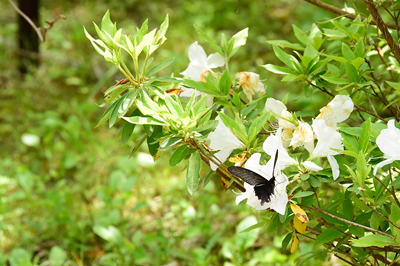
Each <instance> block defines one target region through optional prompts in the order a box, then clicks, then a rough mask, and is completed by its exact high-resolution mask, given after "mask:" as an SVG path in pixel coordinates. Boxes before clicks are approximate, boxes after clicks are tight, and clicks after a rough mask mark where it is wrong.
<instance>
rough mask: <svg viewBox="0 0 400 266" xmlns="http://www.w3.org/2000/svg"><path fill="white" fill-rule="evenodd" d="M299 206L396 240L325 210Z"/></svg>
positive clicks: (393, 237)
mask: <svg viewBox="0 0 400 266" xmlns="http://www.w3.org/2000/svg"><path fill="white" fill-rule="evenodd" d="M299 206H300V207H303V208H305V209H309V210H312V211H317V212H320V213H323V214H325V215H328V216H329V217H332V218H334V219H336V220H338V221H341V222H344V223H347V224H351V225H354V226H357V227H361V228H364V229H366V230H368V231H371V232H374V233H377V234H380V235H384V236H387V237H390V238H392V239H396V237H395V236H392V235H389V234H386V233H384V232H382V231H379V230H376V229H373V228H370V227H368V226H365V225H362V224H358V223H355V222H352V221H349V220H346V219H343V218H340V217H337V216H335V215H333V214H331V213H329V212H326V211H324V210H322V209H320V208H312V207H308V206H305V205H299Z"/></svg>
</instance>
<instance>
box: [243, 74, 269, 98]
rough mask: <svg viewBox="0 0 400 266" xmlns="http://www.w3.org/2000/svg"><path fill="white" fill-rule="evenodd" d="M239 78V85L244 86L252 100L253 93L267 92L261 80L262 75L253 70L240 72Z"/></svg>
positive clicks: (262, 93) (245, 91)
mask: <svg viewBox="0 0 400 266" xmlns="http://www.w3.org/2000/svg"><path fill="white" fill-rule="evenodd" d="M237 78H239V86H242V88H243V91H244V93H245V94H246V96H247V99H248V100H249V101H250V102H251V101H252V100H253V97H252V95H253V94H254V93H255V92H257V93H258V96H262V95H264V94H265V88H264V85H263V84H262V83H261V81H260V75H258V74H256V73H253V72H239V73H238V74H237Z"/></svg>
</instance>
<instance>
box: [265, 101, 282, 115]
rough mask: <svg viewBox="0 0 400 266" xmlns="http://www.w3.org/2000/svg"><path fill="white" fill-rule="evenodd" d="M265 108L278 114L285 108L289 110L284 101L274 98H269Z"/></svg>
mask: <svg viewBox="0 0 400 266" xmlns="http://www.w3.org/2000/svg"><path fill="white" fill-rule="evenodd" d="M265 109H266V110H267V111H272V112H273V113H275V114H276V115H280V114H281V113H282V111H283V110H287V108H286V106H285V105H284V104H283V102H281V101H278V100H275V99H274V98H268V99H267V102H266V103H265Z"/></svg>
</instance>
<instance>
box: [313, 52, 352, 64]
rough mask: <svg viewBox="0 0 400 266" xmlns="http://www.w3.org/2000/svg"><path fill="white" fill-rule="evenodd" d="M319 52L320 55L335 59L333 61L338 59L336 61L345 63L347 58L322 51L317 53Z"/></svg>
mask: <svg viewBox="0 0 400 266" xmlns="http://www.w3.org/2000/svg"><path fill="white" fill-rule="evenodd" d="M319 54H320V55H322V56H325V57H327V58H330V59H333V60H335V61H338V62H340V63H344V64H346V63H347V59H346V58H344V57H340V56H334V55H330V54H324V53H319Z"/></svg>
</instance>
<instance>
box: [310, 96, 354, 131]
mask: <svg viewBox="0 0 400 266" xmlns="http://www.w3.org/2000/svg"><path fill="white" fill-rule="evenodd" d="M353 109H354V103H353V101H352V100H351V98H350V97H349V96H347V95H340V94H338V95H336V96H335V98H334V99H333V100H332V101H331V102H329V103H328V105H327V106H325V107H323V108H321V109H320V110H319V111H320V112H321V113H320V114H319V115H318V116H317V118H316V119H323V120H325V122H326V125H327V126H328V127H332V128H335V129H336V124H337V123H339V122H342V121H344V120H346V119H347V118H349V116H350V113H351V112H352V111H353Z"/></svg>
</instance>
